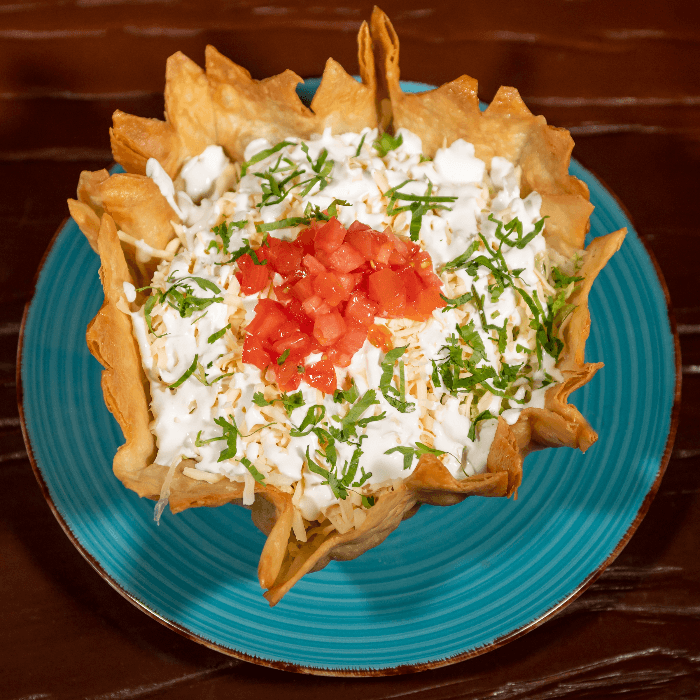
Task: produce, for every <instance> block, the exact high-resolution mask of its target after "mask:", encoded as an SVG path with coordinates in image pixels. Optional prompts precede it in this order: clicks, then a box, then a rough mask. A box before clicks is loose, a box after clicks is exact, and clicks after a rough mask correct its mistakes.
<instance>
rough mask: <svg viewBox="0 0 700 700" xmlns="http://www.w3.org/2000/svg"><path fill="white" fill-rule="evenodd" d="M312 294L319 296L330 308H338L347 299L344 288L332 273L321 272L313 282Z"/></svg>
mask: <svg viewBox="0 0 700 700" xmlns="http://www.w3.org/2000/svg"><path fill="white" fill-rule="evenodd" d="M313 287H314V292H316V294H318V295H320V296H321V297H322V298H323V299H324V300H325V301H327V302H328V303H329V304H330V305H331V306H338V304H340V302H341V301H343V300H344V299H346V298H347V293H346V292H345V287H343V285H342V284H341V282H340V280H339V279H338V278H337V277H336V276H335V275H334V274H333V273H332V272H322V273H321V274H320V275H317V276H316V277H315V278H314V281H313Z"/></svg>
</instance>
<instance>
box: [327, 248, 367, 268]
mask: <svg viewBox="0 0 700 700" xmlns="http://www.w3.org/2000/svg"><path fill="white" fill-rule="evenodd" d="M364 261H365V258H364V257H363V256H362V255H361V254H360V252H359V251H358V250H357V249H356V248H354V247H353V246H351V245H350V244H349V243H343V245H341V246H338V248H337V249H336V250H334V251H333V252H332V253H331V254H330V255H329V256H328V267H330V268H331V269H332V270H337V271H338V272H352V271H353V270H356V269H357V268H358V267H360V265H362V263H363V262H364Z"/></svg>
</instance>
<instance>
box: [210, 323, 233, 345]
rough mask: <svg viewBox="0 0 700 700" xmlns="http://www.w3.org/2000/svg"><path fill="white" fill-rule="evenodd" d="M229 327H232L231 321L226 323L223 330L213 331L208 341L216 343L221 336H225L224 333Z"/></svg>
mask: <svg viewBox="0 0 700 700" xmlns="http://www.w3.org/2000/svg"><path fill="white" fill-rule="evenodd" d="M229 328H231V324H230V323H228V324H226V325H225V326H224V327H223V328H222V329H221V330H219V331H216V333H212V334H211V335H210V336H209V337H208V338H207V343H209V344H210V345H211V344H212V343H215V342H216V341H217V340H218V339H219V338H223V337H224V333H226V331H227V330H228V329H229Z"/></svg>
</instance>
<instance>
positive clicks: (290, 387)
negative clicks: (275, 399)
mask: <svg viewBox="0 0 700 700" xmlns="http://www.w3.org/2000/svg"><path fill="white" fill-rule="evenodd" d="M299 366H300V358H299V357H297V356H294V355H291V354H290V355H289V356H288V357H287V359H286V360H285V361H284V362H283V363H282V364H281V365H278V364H277V363H276V362H275V363H273V365H272V368H273V369H274V372H275V379H276V380H277V386H279V388H280V389H281V390H282V391H296V390H297V389H298V388H299V384H301V377H302V374H301V373H300V372H299Z"/></svg>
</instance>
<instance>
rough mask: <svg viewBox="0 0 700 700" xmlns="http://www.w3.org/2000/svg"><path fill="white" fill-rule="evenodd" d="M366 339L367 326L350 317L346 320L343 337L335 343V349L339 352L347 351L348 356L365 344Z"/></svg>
mask: <svg viewBox="0 0 700 700" xmlns="http://www.w3.org/2000/svg"><path fill="white" fill-rule="evenodd" d="M366 339H367V326H364V325H362V324H361V323H359V322H358V321H353V320H352V319H350V320H347V321H346V329H345V333H344V334H343V337H342V338H340V340H338V342H337V343H336V344H335V346H334V347H335V349H336V350H338V352H341V353H347V354H348V355H350V358H352V356H353V355H354V354H355V353H356V352H357V351H358V350H359V349H360V348H361V347H362V346H363V345H364V344H365V340H366Z"/></svg>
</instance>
